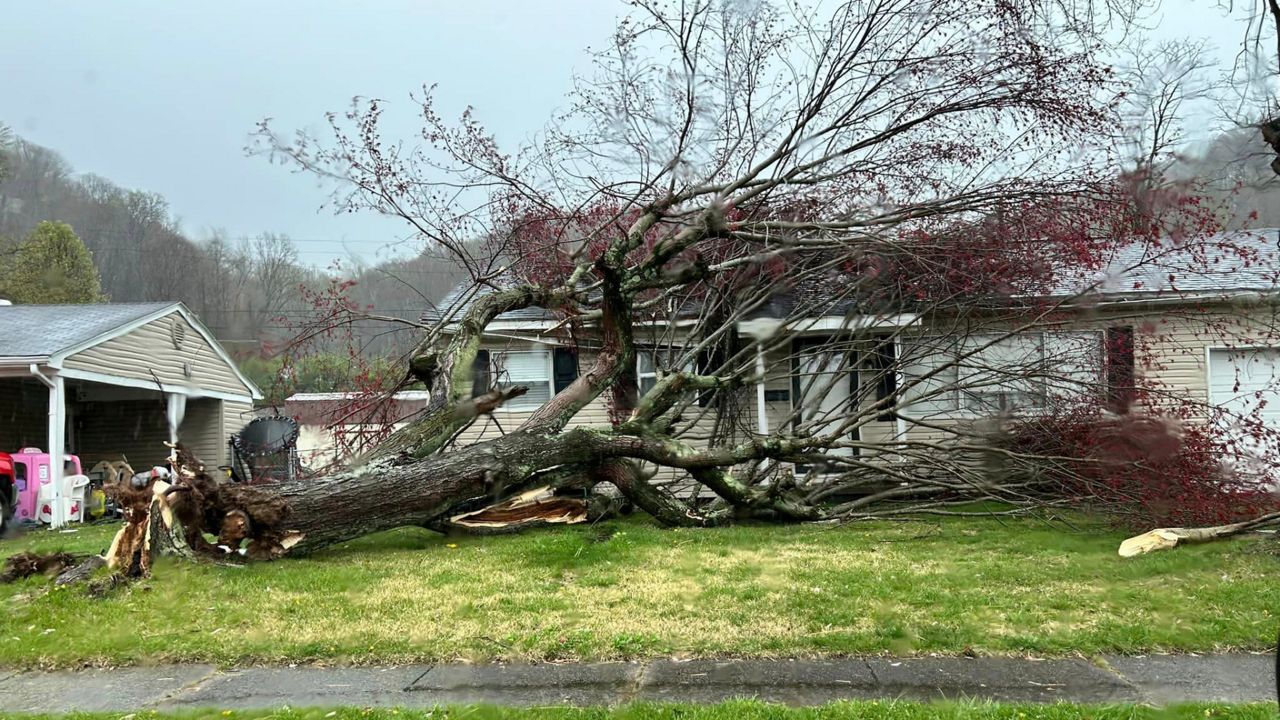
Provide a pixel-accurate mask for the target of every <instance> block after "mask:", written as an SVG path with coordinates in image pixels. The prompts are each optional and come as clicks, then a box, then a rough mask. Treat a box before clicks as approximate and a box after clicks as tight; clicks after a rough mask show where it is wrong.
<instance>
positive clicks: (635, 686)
mask: <svg viewBox="0 0 1280 720" xmlns="http://www.w3.org/2000/svg"><path fill="white" fill-rule="evenodd" d="M1273 662H1274V660H1273V658H1272V656H1270V655H1244V654H1241V655H1212V656H1146V657H1109V658H1105V659H1103V660H1102V661H1100V662H1096V663H1092V662H1088V661H1085V660H1024V659H1009V658H973V659H970V658H916V659H902V660H894V659H886V658H867V659H858V658H851V659H839V660H723V661H715V660H694V661H688V662H677V661H672V660H654V661H649V662H642V663H595V664H551V663H547V664H539V665H506V664H496V665H418V666H397V667H358V668H322V667H309V666H304V667H267V668H246V669H240V670H218V669H216V668H214V667H211V666H207V665H166V666H156V667H135V668H121V669H115V670H84V671H75V672H48V673H46V672H0V711H11V712H12V711H28V712H67V711H72V710H103V711H113V710H139V709H149V708H160V709H164V708H172V709H181V708H218V709H230V708H246V709H248V708H276V707H280V706H282V705H288V706H290V707H308V706H334V705H356V706H369V705H392V706H402V707H423V706H432V705H438V704H453V703H492V704H500V705H513V706H529V705H613V704H618V703H625V702H628V701H632V700H646V701H657V702H662V701H667V702H692V703H711V702H717V701H720V700H727V699H730V698H738V697H754V698H759V699H762V700H768V701H772V702H780V703H787V704H790V705H820V704H824V703H828V702H832V701H834V700H840V699H859V698H861V699H870V698H906V699H914V700H932V699H939V698H949V699H961V698H972V699H989V700H1003V701H1011V702H1057V701H1069V702H1080V703H1111V702H1145V703H1153V704H1168V703H1175V702H1188V701H1206V702H1255V701H1273V700H1275V679H1274V674H1273Z"/></svg>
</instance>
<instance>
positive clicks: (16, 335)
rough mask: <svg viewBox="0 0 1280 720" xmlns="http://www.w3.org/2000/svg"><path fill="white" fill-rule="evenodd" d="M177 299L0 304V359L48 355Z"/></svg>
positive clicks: (161, 307) (166, 305)
mask: <svg viewBox="0 0 1280 720" xmlns="http://www.w3.org/2000/svg"><path fill="white" fill-rule="evenodd" d="M177 305H178V303H176V302H152V303H104V304H99V305H3V306H0V358H6V357H10V358H11V357H48V356H50V355H54V354H57V353H59V352H62V351H64V350H69V349H71V348H73V347H75V346H77V345H80V344H82V343H84V342H87V341H89V340H92V339H93V338H95V337H98V336H99V335H103V334H105V333H109V332H111V331H112V330H114V329H116V328H118V327H120V326H122V325H127V324H129V323H131V322H133V321H135V320H138V319H139V318H143V317H146V316H147V315H150V314H152V313H156V312H159V311H161V310H164V309H165V308H170V307H176V306H177Z"/></svg>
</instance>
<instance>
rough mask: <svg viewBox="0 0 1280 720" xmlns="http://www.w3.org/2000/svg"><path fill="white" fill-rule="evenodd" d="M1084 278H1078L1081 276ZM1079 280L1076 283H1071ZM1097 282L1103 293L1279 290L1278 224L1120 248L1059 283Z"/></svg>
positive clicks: (1065, 291)
mask: <svg viewBox="0 0 1280 720" xmlns="http://www.w3.org/2000/svg"><path fill="white" fill-rule="evenodd" d="M1082 280H1083V281H1084V282H1083V283H1081V281H1082ZM1075 283H1079V284H1075ZM1085 286H1096V289H1097V291H1098V292H1101V293H1102V294H1104V295H1109V296H1115V295H1143V296H1152V295H1155V296H1168V297H1176V296H1186V295H1195V296H1204V295H1219V294H1224V293H1233V292H1248V291H1255V292H1276V291H1278V290H1280V228H1259V229H1256V230H1241V231H1237V232H1231V233H1221V234H1216V235H1209V236H1206V237H1200V238H1195V239H1191V240H1187V241H1185V242H1176V241H1165V242H1163V243H1162V244H1160V245H1155V244H1149V243H1134V244H1132V245H1129V246H1126V247H1123V248H1120V249H1119V250H1117V251H1116V252H1115V253H1113V254H1112V256H1111V257H1110V258H1109V260H1108V262H1107V264H1106V267H1105V268H1104V269H1103V270H1101V271H1099V272H1097V273H1092V274H1090V276H1089V277H1081V276H1077V277H1076V278H1075V279H1074V280H1069V281H1067V283H1064V285H1063V287H1061V288H1060V292H1061V293H1062V294H1071V292H1070V291H1071V289H1072V287H1074V288H1075V289H1077V291H1078V289H1079V288H1081V287H1085Z"/></svg>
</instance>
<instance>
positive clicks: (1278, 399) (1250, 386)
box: [1209, 348, 1280, 430]
mask: <svg viewBox="0 0 1280 720" xmlns="http://www.w3.org/2000/svg"><path fill="white" fill-rule="evenodd" d="M1209 400H1210V401H1211V402H1212V403H1213V404H1214V405H1217V406H1218V407H1221V408H1225V409H1227V410H1229V411H1231V412H1232V413H1233V414H1239V415H1246V416H1247V415H1250V414H1251V413H1254V412H1258V413H1259V416H1260V417H1261V419H1262V420H1263V421H1264V422H1265V423H1267V425H1269V426H1270V427H1272V428H1275V429H1276V430H1280V348H1266V349H1260V350H1211V351H1210V353H1209ZM1259 406H1261V409H1260V410H1259Z"/></svg>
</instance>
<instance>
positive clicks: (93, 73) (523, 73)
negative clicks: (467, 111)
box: [0, 0, 1242, 265]
mask: <svg viewBox="0 0 1280 720" xmlns="http://www.w3.org/2000/svg"><path fill="white" fill-rule="evenodd" d="M1166 5H1168V6H1171V7H1174V8H1176V9H1174V10H1168V11H1165V12H1164V13H1163V14H1162V15H1161V16H1160V17H1158V18H1153V19H1152V22H1153V23H1158V24H1159V27H1160V31H1159V35H1160V36H1161V37H1175V36H1181V35H1201V36H1204V37H1207V38H1208V39H1209V40H1210V41H1212V42H1213V43H1215V44H1216V45H1217V46H1218V47H1219V48H1220V51H1221V52H1220V55H1221V57H1222V58H1223V60H1224V61H1225V62H1229V61H1230V58H1231V56H1232V54H1233V53H1234V51H1235V49H1236V48H1238V46H1239V43H1240V41H1241V36H1242V30H1241V27H1240V25H1239V23H1238V22H1234V21H1232V20H1230V19H1227V18H1225V17H1224V16H1223V12H1222V11H1221V10H1217V9H1215V8H1214V5H1215V3H1214V2H1213V0H1168V1H1167V2H1166ZM622 9H623V8H622V5H621V4H620V3H616V2H614V1H613V0H466V1H465V2H458V1H457V0H417V1H411V0H378V1H376V2H374V1H368V0H366V1H364V2H358V3H357V2H334V1H321V0H310V1H309V2H306V3H303V2H271V3H264V2H261V1H260V0H254V1H252V2H250V1H248V0H219V1H218V2H216V3H213V2H172V1H171V0H114V1H113V2H93V3H89V2H81V1H79V0H13V1H11V2H7V3H4V12H3V18H4V20H3V22H2V23H0V122H6V123H8V124H9V125H10V126H12V127H13V129H14V130H15V131H16V132H17V133H18V134H19V135H21V136H22V137H24V138H26V139H28V140H31V141H33V142H36V143H39V144H41V145H46V146H48V147H50V148H53V149H54V150H57V151H58V152H60V153H61V154H62V155H63V156H64V157H65V158H66V159H67V160H68V162H70V163H71V165H72V166H73V167H74V168H75V169H76V170H77V171H79V172H93V173H97V174H99V175H103V176H105V177H107V178H110V179H111V180H113V181H115V182H116V183H117V184H119V185H123V186H125V187H128V188H138V189H144V190H149V191H154V192H158V193H161V194H162V195H164V196H165V197H166V198H167V199H168V200H169V203H170V206H171V208H172V211H173V213H174V214H175V215H177V216H178V218H179V219H180V220H181V223H182V227H183V229H184V230H185V231H186V232H187V233H188V234H189V235H191V236H193V237H195V238H201V237H204V236H205V235H206V234H207V232H208V230H209V228H212V227H221V228H225V229H226V230H227V231H228V232H230V233H231V234H232V235H240V234H250V235H251V234H255V233H258V232H262V231H275V232H284V233H287V234H289V235H290V236H292V237H293V238H295V239H296V240H297V241H298V244H299V247H300V249H301V250H302V251H303V258H304V260H306V261H307V262H310V263H315V264H320V265H324V264H327V263H328V261H329V260H331V259H333V258H335V257H348V256H350V255H352V254H356V255H359V256H361V257H364V258H366V259H369V260H375V259H378V258H381V257H386V256H387V255H388V254H389V253H396V254H403V252H405V247H404V245H403V244H402V243H398V242H397V240H398V239H399V238H402V237H404V235H405V233H404V231H403V229H402V228H401V227H399V226H398V225H396V224H394V223H391V222H389V221H386V220H382V219H380V218H373V217H361V216H349V215H348V216H340V217H335V216H334V215H332V214H331V213H330V212H329V211H327V210H320V209H318V208H319V206H320V205H321V203H323V202H324V200H325V197H326V193H325V191H324V190H323V189H321V188H319V187H318V186H317V185H316V183H315V181H314V180H311V179H309V178H306V177H303V176H299V175H293V174H290V173H289V172H288V171H287V170H286V169H284V168H282V167H281V166H279V165H271V164H270V163H268V162H267V161H266V160H265V159H263V158H260V157H246V156H245V153H244V150H243V148H244V146H245V143H246V140H247V136H248V134H249V132H250V131H252V129H253V127H254V123H255V122H257V121H258V120H260V119H262V118H263V117H268V116H269V117H272V118H274V119H275V122H276V123H277V125H278V127H279V128H280V129H286V130H287V129H292V128H297V127H309V128H313V129H316V128H319V127H321V124H322V122H323V114H324V113H325V112H326V111H329V110H342V109H344V108H345V107H346V105H347V104H348V102H349V100H350V98H351V97H352V96H354V95H364V96H372V97H379V98H382V99H385V100H390V101H393V102H394V104H395V106H396V107H394V108H393V110H392V111H393V112H394V111H395V110H396V109H398V110H399V111H400V112H401V113H404V114H405V115H406V116H408V115H409V114H410V113H411V112H412V107H411V105H410V102H409V100H408V94H409V93H410V92H414V91H416V90H418V89H419V88H421V87H422V85H423V84H424V83H438V84H439V86H440V87H439V90H438V93H437V97H438V98H439V101H440V109H441V110H442V111H443V112H445V113H446V115H447V116H456V114H457V113H458V112H460V111H461V110H462V109H463V108H464V107H465V106H466V105H467V104H471V105H474V106H475V107H476V109H477V114H478V116H479V118H480V119H481V120H482V121H483V122H484V123H485V124H486V125H487V126H488V127H489V128H490V129H491V130H493V131H494V132H495V133H496V134H497V135H498V137H499V139H500V140H502V141H506V142H508V143H514V142H516V141H519V140H521V139H523V138H524V137H526V136H528V135H529V134H530V133H533V132H536V131H537V130H538V129H539V128H540V127H541V126H542V125H543V124H544V123H545V121H546V119H547V118H548V116H549V114H550V113H551V111H552V110H553V109H555V108H557V107H560V106H561V105H562V103H563V98H564V94H565V93H566V91H567V90H568V88H569V80H570V77H571V74H572V72H573V70H575V69H580V70H581V69H585V66H586V53H585V49H586V47H587V46H589V45H596V46H599V45H602V44H603V42H604V41H606V39H607V37H608V34H609V32H610V31H611V29H612V27H613V23H614V20H615V18H616V17H617V15H618V14H619V13H620V11H621V10H622ZM407 119H409V120H411V119H412V118H407ZM402 127H404V128H405V130H406V131H409V132H412V130H413V128H414V127H415V126H413V125H408V124H405V125H402Z"/></svg>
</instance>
